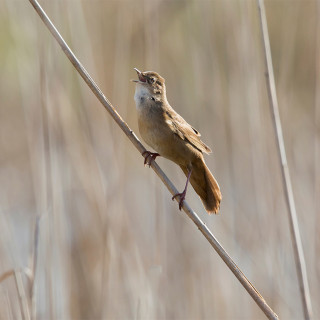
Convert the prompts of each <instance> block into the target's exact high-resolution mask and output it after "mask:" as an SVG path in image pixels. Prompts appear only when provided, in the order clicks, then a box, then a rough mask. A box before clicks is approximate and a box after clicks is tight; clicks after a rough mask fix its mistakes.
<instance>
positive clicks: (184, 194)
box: [172, 169, 192, 210]
mask: <svg viewBox="0 0 320 320" xmlns="http://www.w3.org/2000/svg"><path fill="white" fill-rule="evenodd" d="M191 172H192V169H190V170H189V173H188V177H187V182H186V186H185V187H184V190H183V191H182V192H181V193H176V194H175V195H174V196H173V197H172V200H174V199H175V197H178V196H180V201H179V210H181V208H182V203H183V201H184V199H185V198H186V194H187V188H188V183H189V180H190V177H191Z"/></svg>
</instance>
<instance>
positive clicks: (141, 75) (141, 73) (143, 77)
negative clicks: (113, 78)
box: [131, 68, 147, 83]
mask: <svg viewBox="0 0 320 320" xmlns="http://www.w3.org/2000/svg"><path fill="white" fill-rule="evenodd" d="M134 70H136V72H137V74H138V78H139V80H131V81H133V82H138V83H145V82H147V78H146V77H145V76H144V75H143V72H141V71H140V70H138V69H137V68H134Z"/></svg>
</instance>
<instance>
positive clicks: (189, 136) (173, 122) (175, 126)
mask: <svg viewBox="0 0 320 320" xmlns="http://www.w3.org/2000/svg"><path fill="white" fill-rule="evenodd" d="M165 116H166V118H167V119H166V122H167V123H168V125H169V126H170V127H171V129H172V130H173V131H174V132H175V134H176V135H178V136H179V137H180V138H181V139H182V140H186V141H188V142H189V143H190V144H191V145H192V146H193V147H194V148H196V149H198V150H199V151H201V152H205V153H211V149H210V148H209V147H208V146H207V145H206V144H205V143H203V142H202V141H201V140H200V136H201V134H200V133H199V132H198V131H197V130H196V129H195V128H193V127H191V126H190V124H189V123H188V122H187V121H185V120H184V119H183V118H182V117H181V116H180V115H179V114H178V113H176V112H175V111H174V110H173V109H171V110H169V111H166V115H165Z"/></svg>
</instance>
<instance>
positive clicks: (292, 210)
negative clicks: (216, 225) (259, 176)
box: [257, 0, 312, 320]
mask: <svg viewBox="0 0 320 320" xmlns="http://www.w3.org/2000/svg"><path fill="white" fill-rule="evenodd" d="M257 4H258V8H259V12H260V23H261V30H262V40H263V46H264V54H265V65H266V81H267V89H268V96H269V102H270V108H271V112H272V116H273V122H274V128H275V131H276V138H277V144H278V151H279V160H280V162H281V170H282V179H283V184H284V188H285V197H286V202H287V206H288V211H289V224H290V232H291V240H292V245H293V251H294V257H295V264H296V269H297V276H298V281H299V286H300V293H301V300H302V305H303V311H304V318H305V319H306V320H309V319H311V314H312V308H311V299H310V291H309V285H308V279H307V269H306V263H305V259H304V254H303V247H302V242H301V237H300V232H299V223H298V218H297V212H296V206H295V202H294V196H293V191H292V184H291V180H290V174H289V167H288V162H287V156H286V150H285V144H284V139H283V134H282V127H281V121H280V114H279V105H278V100H277V92H276V85H275V80H274V74H273V66H272V57H271V49H270V41H269V34H268V25H267V18H266V12H265V8H264V1H263V0H257Z"/></svg>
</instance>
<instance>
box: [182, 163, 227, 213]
mask: <svg viewBox="0 0 320 320" xmlns="http://www.w3.org/2000/svg"><path fill="white" fill-rule="evenodd" d="M180 167H181V169H182V171H183V172H184V174H185V175H186V176H187V175H188V169H187V168H186V167H185V166H180ZM190 183H191V185H192V187H193V189H194V190H195V191H196V193H197V194H198V195H199V197H200V199H201V201H202V203H203V205H204V207H205V208H206V210H207V212H208V213H209V214H211V213H218V211H219V208H220V201H221V199H222V196H221V192H220V188H219V185H218V183H217V181H216V179H215V178H214V176H213V175H212V173H211V172H210V170H209V168H208V167H207V166H206V164H205V162H204V160H203V158H202V159H199V160H198V161H197V162H195V163H192V173H191V177H190Z"/></svg>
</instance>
